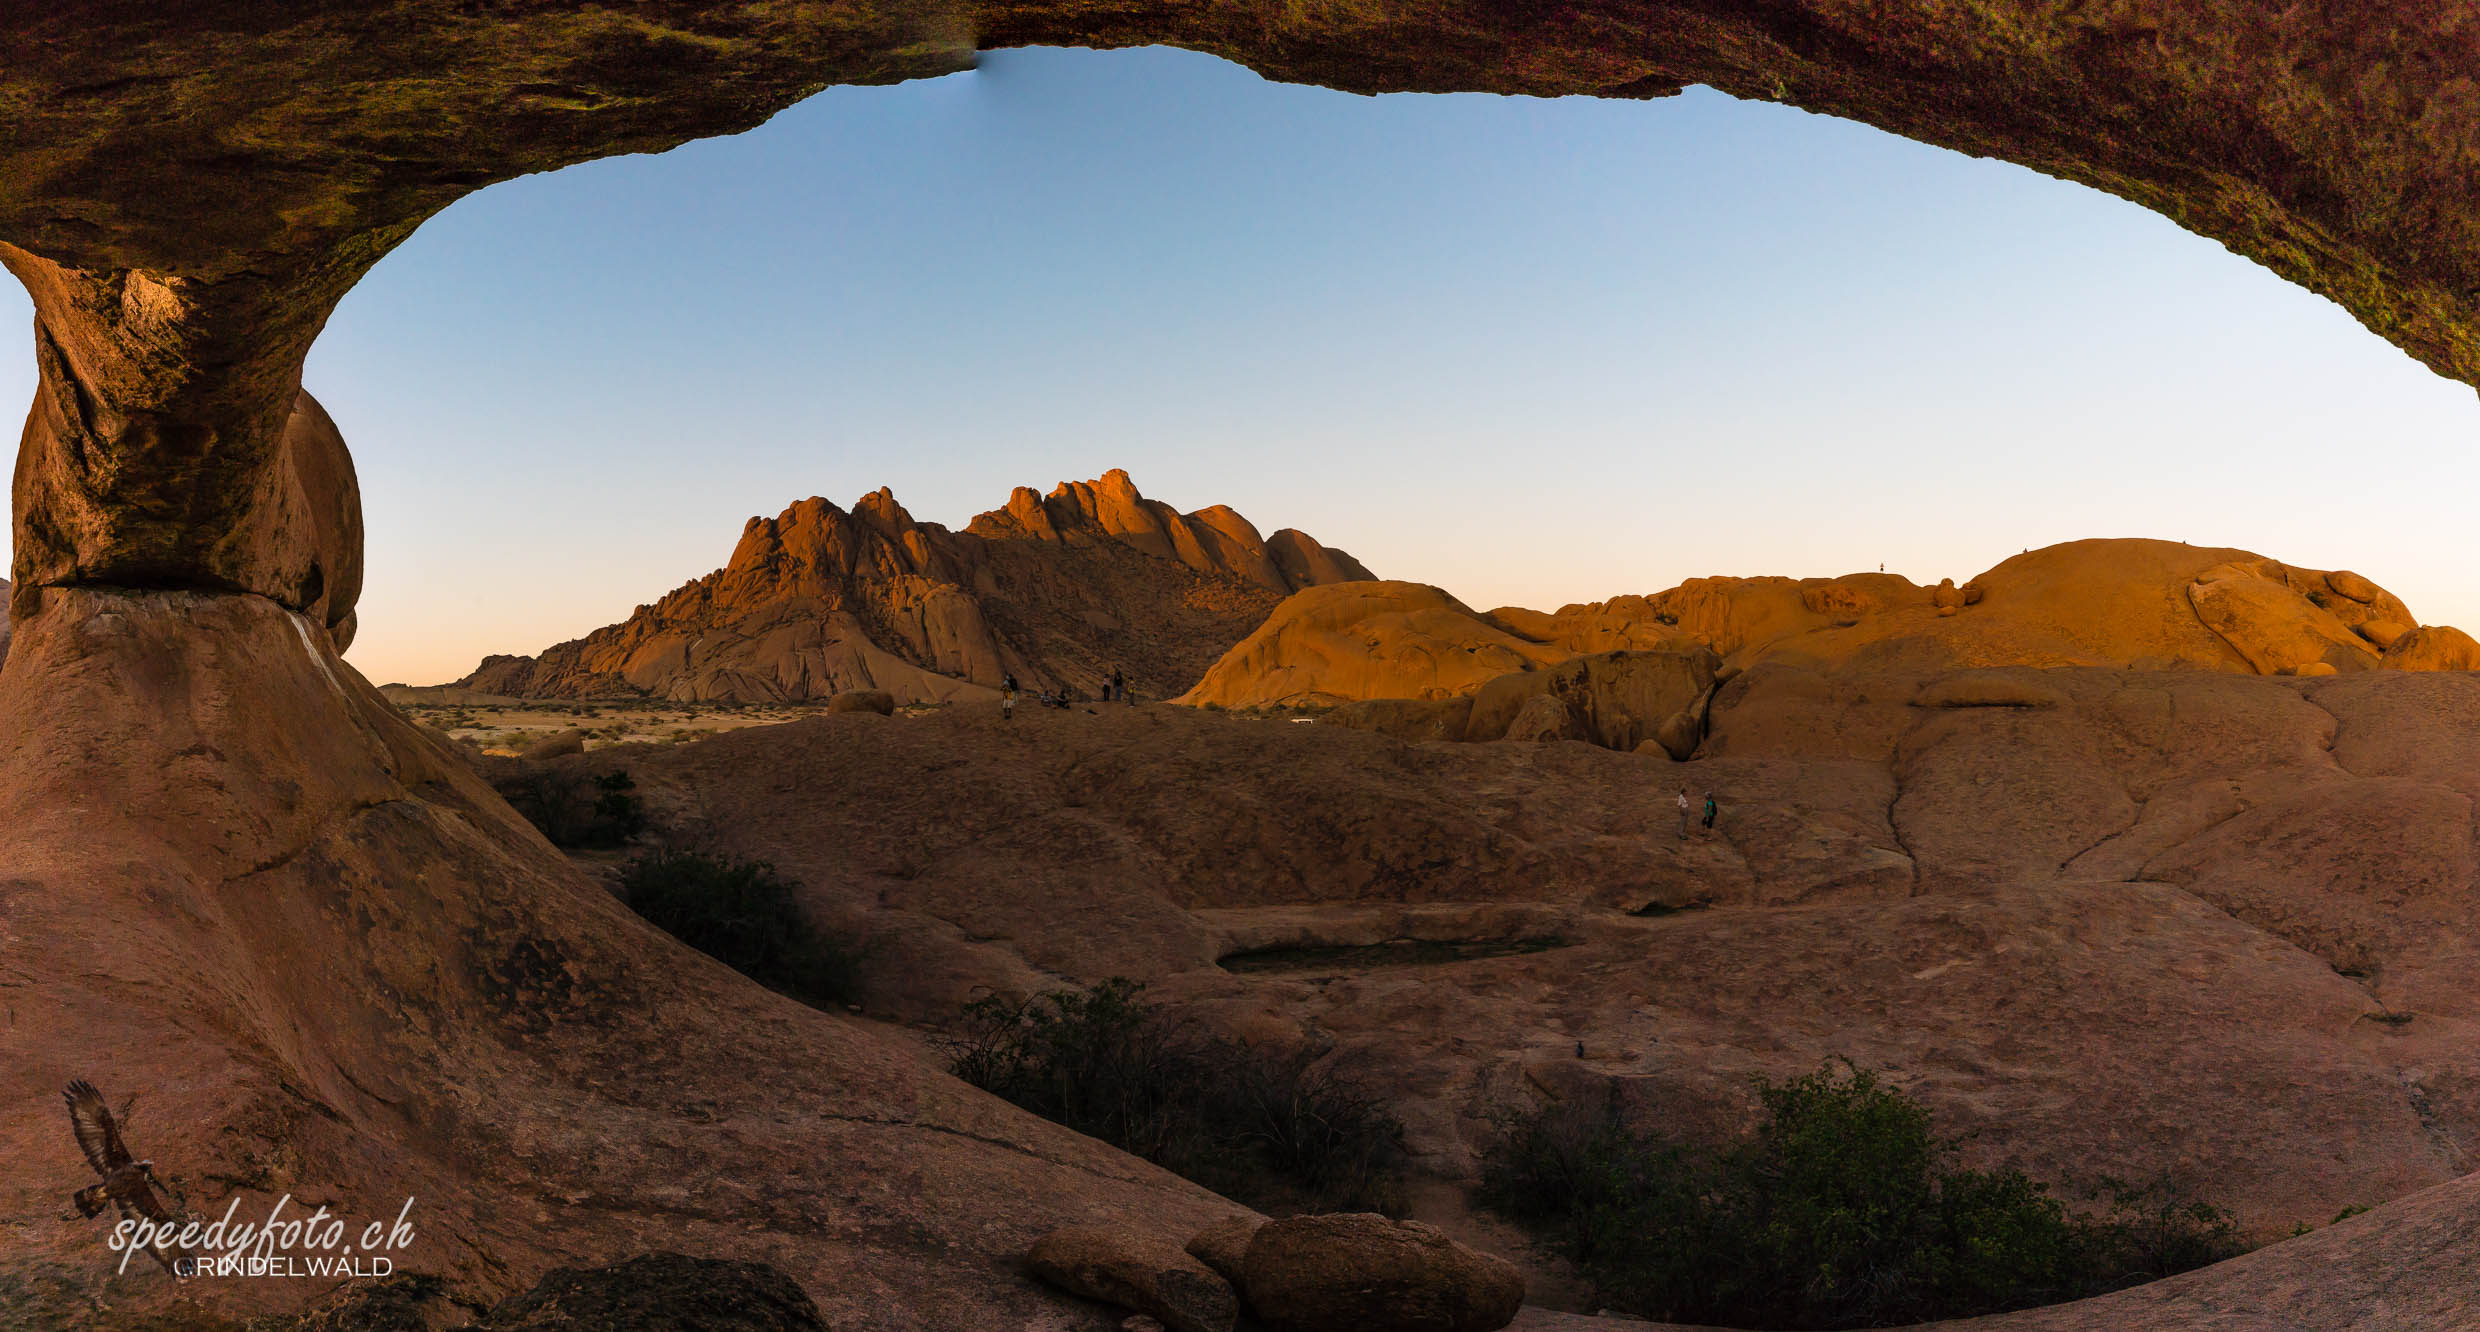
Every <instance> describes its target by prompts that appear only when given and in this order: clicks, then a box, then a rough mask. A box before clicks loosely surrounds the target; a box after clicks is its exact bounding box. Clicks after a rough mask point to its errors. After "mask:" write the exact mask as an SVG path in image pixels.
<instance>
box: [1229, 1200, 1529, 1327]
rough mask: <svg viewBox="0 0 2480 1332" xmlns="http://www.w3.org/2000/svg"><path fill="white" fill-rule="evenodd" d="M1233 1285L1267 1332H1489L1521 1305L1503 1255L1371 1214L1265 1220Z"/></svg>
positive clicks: (1520, 1286) (1515, 1277) (1520, 1283)
mask: <svg viewBox="0 0 2480 1332" xmlns="http://www.w3.org/2000/svg"><path fill="white" fill-rule="evenodd" d="M1241 1289H1243V1290H1245V1291H1246V1292H1247V1293H1248V1298H1249V1307H1250V1308H1251V1309H1252V1310H1253V1311H1254V1312H1255V1313H1256V1315H1257V1317H1258V1318H1259V1319H1260V1320H1262V1321H1263V1322H1264V1323H1265V1324H1266V1326H1267V1327H1269V1328H1271V1329H1273V1332H1496V1329H1498V1328H1502V1327H1505V1326H1506V1325H1507V1324H1508V1323H1510V1322H1512V1321H1514V1319H1515V1316H1516V1310H1517V1309H1519V1308H1521V1307H1522V1306H1523V1304H1524V1276H1523V1274H1522V1273H1520V1272H1518V1271H1516V1269H1515V1266H1514V1265H1513V1264H1511V1263H1509V1262H1507V1261H1506V1260H1505V1259H1503V1258H1498V1257H1494V1256H1492V1255H1490V1254H1486V1253H1483V1252H1481V1251H1480V1250H1478V1249H1473V1248H1469V1247H1467V1246H1465V1245H1462V1244H1458V1243H1456V1242H1455V1241H1454V1240H1451V1239H1449V1238H1447V1236H1446V1234H1445V1232H1443V1231H1440V1230H1439V1229H1438V1228H1437V1227H1435V1226H1426V1225H1423V1224H1421V1223H1420V1222H1418V1221H1390V1220H1388V1219H1387V1218H1385V1217H1383V1216H1379V1215H1377V1214H1376V1213H1374V1212H1351V1213H1339V1214H1335V1215H1329V1216H1295V1217H1289V1218H1286V1219H1284V1220H1281V1221H1269V1222H1267V1223H1266V1224H1265V1225H1264V1226H1263V1227H1261V1228H1260V1229H1259V1230H1258V1232H1257V1237H1256V1238H1255V1239H1252V1240H1250V1241H1249V1251H1248V1256H1247V1257H1246V1258H1245V1259H1244V1260H1243V1261H1242V1265H1241Z"/></svg>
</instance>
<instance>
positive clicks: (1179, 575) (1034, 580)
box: [458, 470, 1370, 703]
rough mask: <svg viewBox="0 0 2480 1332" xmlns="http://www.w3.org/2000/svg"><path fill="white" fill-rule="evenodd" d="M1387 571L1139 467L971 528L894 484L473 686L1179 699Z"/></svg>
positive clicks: (815, 695)
mask: <svg viewBox="0 0 2480 1332" xmlns="http://www.w3.org/2000/svg"><path fill="white" fill-rule="evenodd" d="M1369 577H1370V573H1369V571H1368V570H1367V569H1364V568H1362V567H1361V565H1360V562H1359V561H1357V560H1355V559H1353V558H1352V557H1351V556H1350V555H1347V554H1345V553H1343V552H1342V551H1339V550H1332V549H1329V548H1328V547H1325V546H1322V545H1320V544H1318V542H1317V541H1316V540H1315V539H1314V538H1312V537H1310V536H1308V535H1306V534H1304V533H1301V532H1297V531H1293V530H1291V529H1289V528H1286V529H1284V530H1282V531H1278V532H1276V533H1275V534H1274V535H1273V536H1271V537H1265V536H1260V535H1259V534H1258V531H1257V528H1256V527H1255V526H1254V525H1252V524H1251V523H1250V522H1249V520H1248V519H1246V518H1243V517H1241V516H1240V515H1239V514H1237V513H1235V512H1233V511H1232V510H1230V509H1228V508H1225V507H1223V506H1220V505H1217V506H1215V507H1212V508H1208V509H1201V510H1199V511H1197V512H1196V513H1189V514H1183V513H1181V512H1179V511H1178V510H1175V509H1173V508H1172V507H1171V506H1170V505H1168V504H1164V503H1161V502H1160V501H1157V500H1149V499H1147V498H1145V497H1144V496H1143V495H1141V494H1139V493H1138V492H1137V488H1136V485H1135V483H1134V482H1132V481H1130V480H1129V478H1128V474H1127V473H1126V472H1124V471H1116V470H1115V471H1112V472H1110V473H1107V474H1105V475H1104V476H1103V477H1102V478H1101V479H1100V480H1096V481H1081V482H1072V483H1068V484H1063V485H1061V486H1060V487H1059V488H1057V489H1056V490H1053V491H1052V492H1051V493H1050V495H1049V496H1047V497H1044V496H1041V495H1037V494H1035V493H1034V492H1033V491H1032V490H1031V489H1028V488H1025V487H1018V488H1017V490H1016V492H1015V493H1014V494H1013V495H1011V496H1010V497H1009V498H1008V502H1007V506H1006V507H1005V508H1001V509H997V510H994V511H992V512H989V513H985V514H982V515H981V516H979V517H977V518H975V519H974V520H973V521H972V523H971V524H969V525H968V526H967V527H966V528H965V530H964V531H962V532H953V531H950V530H948V529H947V528H945V527H942V526H940V525H939V524H937V523H923V522H916V521H915V520H914V518H913V516H912V515H911V514H909V513H907V512H905V510H904V506H903V505H901V504H898V503H897V502H896V498H895V496H894V495H893V494H892V493H890V492H889V491H886V490H880V491H877V492H875V493H873V494H871V495H868V496H865V497H863V499H862V500H861V502H860V503H858V504H855V505H854V506H853V508H852V511H851V512H849V513H847V512H846V511H844V510H842V509H839V508H837V507H836V506H835V505H833V504H830V503H828V502H827V501H825V500H823V499H816V498H812V499H807V500H803V501H801V502H800V503H798V504H795V505H793V506H792V507H791V508H789V509H786V510H784V511H783V512H782V513H781V514H779V515H777V516H776V517H774V518H752V519H750V520H749V525H748V526H747V527H746V528H745V529H744V530H743V531H742V533H741V540H740V544H739V546H738V547H737V548H735V549H734V550H733V552H732V558H731V561H730V562H729V563H728V564H726V565H725V566H724V567H723V568H721V569H718V570H716V571H715V572H714V573H711V574H708V575H707V576H706V577H704V578H701V579H698V580H697V581H696V582H693V583H690V584H688V585H686V586H684V587H682V588H680V589H678V590H677V591H674V592H672V593H671V594H670V595H668V596H666V597H664V598H663V599H662V600H661V601H658V602H656V603H654V604H653V605H651V606H640V607H638V609H637V613H636V614H635V615H632V616H631V617H629V619H628V620H626V621H624V622H623V623H620V624H615V625H611V626H609V627H606V628H603V629H598V630H596V631H595V632H593V633H591V634H588V635H587V636H586V637H584V638H582V639H576V640H572V641H570V642H566V643H561V644H558V645H557V646H554V647H552V648H549V649H546V650H545V651H544V652H543V653H542V655H541V656H539V657H491V658H488V659H486V660H485V661H484V662H483V663H482V665H481V666H480V667H479V668H478V669H476V670H475V671H474V673H473V674H471V675H469V676H467V677H466V678H465V679H463V680H462V681H459V682H458V683H459V684H460V685H462V686H463V687H465V688H469V689H479V690H484V691H487V692H490V693H497V694H512V695H519V696H533V697H558V698H592V697H603V696H627V695H651V696H653V697H656V698H663V699H670V700H674V701H683V702H692V701H693V702H742V703H755V702H774V701H779V700H792V699H824V698H830V697H832V696H834V695H836V694H840V693H844V692H847V691H852V690H870V691H878V692H884V693H886V694H888V695H891V696H892V697H893V699H894V700H895V701H896V702H915V701H929V702H944V701H948V700H953V699H958V698H973V697H987V696H988V695H989V693H990V692H991V691H992V690H993V689H995V688H996V687H997V686H998V685H999V683H1000V681H1001V680H1002V679H1003V678H1004V677H1006V676H1008V675H1011V674H1013V675H1014V676H1016V678H1017V680H1018V682H1019V683H1020V684H1022V685H1024V686H1025V687H1026V688H1028V689H1043V688H1053V687H1064V688H1071V689H1076V690H1078V691H1080V692H1084V693H1087V694H1089V695H1090V694H1092V693H1095V692H1098V691H1099V689H1100V687H1101V684H1102V682H1103V681H1104V680H1105V679H1107V678H1108V677H1109V676H1110V674H1111V672H1112V671H1113V670H1114V669H1117V670H1119V671H1121V672H1122V673H1123V674H1124V675H1125V676H1126V677H1127V678H1128V679H1129V681H1130V682H1131V683H1132V685H1133V687H1135V688H1136V689H1138V690H1139V691H1141V692H1154V693H1157V694H1161V693H1170V692H1176V691H1177V690H1179V689H1181V688H1185V687H1186V686H1187V685H1188V684H1189V683H1190V682H1192V681H1194V680H1195V679H1196V678H1197V676H1198V675H1199V674H1201V673H1202V672H1203V671H1204V670H1205V668H1206V667H1207V666H1208V665H1209V664H1211V663H1212V662H1213V661H1214V659H1215V658H1216V657H1217V656H1219V655H1220V654H1221V653H1222V652H1223V651H1224V650H1225V649H1227V648H1229V647H1230V646H1231V645H1232V644H1233V643H1234V642H1236V641H1237V640H1238V639H1239V638H1240V637H1241V635H1243V634H1245V633H1247V632H1248V631H1249V629H1250V627H1251V626H1253V625H1255V624H1256V623H1258V622H1259V621H1260V620H1262V619H1263V618H1264V617H1265V615H1266V613H1267V612H1268V611H1269V610H1270V609H1272V608H1273V607H1274V606H1275V605H1276V604H1277V603H1278V602H1279V601H1280V600H1281V599H1282V598H1283V597H1284V596H1286V595H1288V594H1291V593H1294V592H1297V591H1299V590H1301V589H1303V588H1308V587H1314V586H1317V585H1319V584H1323V583H1331V582H1338V581H1345V580H1354V579H1367V578H1369Z"/></svg>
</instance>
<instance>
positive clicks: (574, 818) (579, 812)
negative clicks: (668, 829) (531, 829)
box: [497, 768, 646, 851]
mask: <svg viewBox="0 0 2480 1332" xmlns="http://www.w3.org/2000/svg"><path fill="white" fill-rule="evenodd" d="M497 786H498V790H499V794H500V798H501V799H503V800H506V801H507V802H508V804H509V807H510V808H512V809H514V810H516V811H517V812H518V813H519V814H522V815H524V816H525V818H526V821H527V822H529V823H531V824H533V825H534V826H535V827H536V828H539V829H541V830H542V835H543V836H544V837H546V838H548V839H550V842H551V844H552V845H553V846H556V847H559V848H560V849H561V850H564V851H583V850H598V849H609V848H612V847H617V846H623V845H626V844H627V842H628V840H629V839H630V838H632V837H635V836H636V835H638V834H639V833H641V832H644V831H645V830H646V806H645V802H644V801H641V800H639V799H638V797H637V783H636V782H635V781H634V780H633V779H632V778H630V776H629V775H628V773H626V772H625V771H621V770H618V769H614V770H613V771H610V772H606V773H601V774H589V773H585V772H581V771H578V770H576V769H573V768H532V769H528V770H527V771H525V772H522V773H519V774H517V775H515V776H513V777H507V778H503V779H501V780H500V781H499V782H498V783H497Z"/></svg>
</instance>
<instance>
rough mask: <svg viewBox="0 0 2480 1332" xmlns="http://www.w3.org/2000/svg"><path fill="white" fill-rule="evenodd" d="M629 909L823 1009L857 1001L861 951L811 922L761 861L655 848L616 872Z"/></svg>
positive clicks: (745, 972) (766, 983)
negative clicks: (618, 872) (618, 873)
mask: <svg viewBox="0 0 2480 1332" xmlns="http://www.w3.org/2000/svg"><path fill="white" fill-rule="evenodd" d="M620 894H621V898H622V900H623V901H625V902H627V903H628V905H629V909H630V910H632V911H635V912H636V913H637V914H638V915H640V916H643V917H645V918H646V919H647V920H648V921H649V922H651V923H653V924H654V925H655V926H657V927H658V928H660V929H662V930H663V931H664V932H665V933H667V934H670V935H671V936H672V937H673V938H676V939H678V940H680V941H681V942H682V943H685V944H687V945H689V946H690V947H692V948H695V949H697V950H698V951H699V952H701V953H705V954H706V955H708V956H709V957H712V958H714V959H715V960H716V961H718V962H721V963H723V964H724V965H725V966H728V967H731V968H732V969H733V970H735V971H738V972H740V973H741V974H742V975H745V976H747V977H749V978H750V979H751V980H754V981H756V982H758V983H759V984H761V985H764V986H766V987H767V988H768V989H771V990H775V991H777V992H779V993H782V994H787V995H790V996H792V997H793V998H795V999H798V1000H801V1001H802V1002H804V1003H808V1004H814V1005H817V1006H820V1007H824V1006H827V1005H829V1004H849V1003H854V1002H857V1001H858V1000H859V998H860V971H861V959H862V950H861V949H859V948H857V947H855V946H853V945H852V944H850V943H848V942H846V941H844V940H842V939H838V938H836V937H834V936H832V935H829V934H827V933H825V932H823V931H821V930H819V929H818V927H817V926H815V925H813V924H811V923H810V919H809V917H808V915H806V914H805V913H804V912H803V911H802V910H801V905H800V902H799V900H798V897H797V895H796V892H795V890H794V887H793V885H792V883H791V881H789V880H787V879H785V878H784V877H782V876H781V875H779V874H777V873H776V872H775V867H774V866H772V865H770V864H767V863H766V862H765V861H762V860H737V859H734V858H731V857H728V856H716V855H709V854H707V853H705V852H702V851H675V850H671V849H668V848H659V849H656V850H653V851H649V852H647V853H646V854H644V855H642V856H639V857H638V858H637V859H635V860H633V861H631V862H629V864H628V865H627V866H626V867H625V868H624V869H622V870H621V872H620Z"/></svg>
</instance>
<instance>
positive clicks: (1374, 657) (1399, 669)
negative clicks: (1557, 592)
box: [1176, 582, 1573, 708]
mask: <svg viewBox="0 0 2480 1332" xmlns="http://www.w3.org/2000/svg"><path fill="white" fill-rule="evenodd" d="M1572 655H1573V654H1572V653H1570V652H1568V651H1566V650H1564V649H1561V648H1558V647H1554V646H1550V645H1548V644H1544V643H1540V642H1535V641H1533V640H1531V639H1527V638H1524V637H1521V636H1519V635H1517V634H1516V633H1515V632H1513V631H1512V630H1511V629H1510V628H1509V627H1507V626H1505V625H1502V624H1499V623H1497V622H1496V621H1495V620H1493V619H1492V618H1491V617H1488V616H1484V615H1479V614H1476V613H1474V612H1473V611H1472V610H1471V609H1470V608H1469V607H1467V606H1465V605H1464V603H1462V602H1460V601H1457V600H1456V599H1455V598H1454V597H1451V596H1449V595H1447V594H1446V593H1445V592H1443V591H1440V590H1439V589H1437V588H1435V587H1431V586H1429V585H1427V584H1424V583H1397V582H1353V583H1337V584H1333V585H1331V586H1326V587H1317V588H1311V589H1309V590H1307V591H1305V592H1300V593H1296V594H1294V595H1293V596H1291V597H1289V598H1287V599H1285V600H1284V601H1283V603H1282V604H1281V605H1279V606H1276V607H1274V608H1273V610H1272V613H1271V614H1269V615H1268V616H1267V617H1266V619H1265V622H1264V623H1262V624H1260V625H1258V626H1257V628H1256V629H1255V631H1253V632H1251V633H1250V634H1249V636H1248V637H1246V638H1244V639H1242V640H1240V642H1239V644H1238V645H1237V646H1235V647H1233V648H1232V649H1231V651H1229V652H1228V653H1225V654H1224V655H1223V658H1222V660H1220V661H1217V662H1215V663H1214V664H1213V667H1212V669H1210V670H1208V671H1207V672H1206V673H1205V677H1204V678H1203V679H1201V680H1199V681H1198V682H1197V684H1196V687H1195V688H1193V689H1190V690H1189V691H1188V692H1187V693H1185V694H1183V695H1181V696H1180V697H1179V699H1178V700H1176V701H1178V702H1181V703H1186V704H1190V705H1193V706H1205V705H1209V704H1211V705H1213V706H1216V707H1223V708H1253V707H1295V706H1301V705H1304V704H1310V705H1314V704H1321V703H1337V702H1342V701H1346V700H1350V699H1362V698H1411V699H1441V698H1453V697H1455V696H1457V695H1460V694H1469V693H1471V692H1473V691H1474V690H1476V689H1479V688H1480V687H1481V686H1482V685H1483V684H1485V683H1487V682H1488V681H1490V680H1494V679H1496V678H1498V677H1499V676H1501V675H1504V674H1506V673H1508V672H1510V671H1520V670H1527V669H1531V668H1533V667H1537V666H1547V665H1551V664H1554V663H1556V662H1559V661H1562V660H1565V659H1566V658H1567V657H1569V656H1572Z"/></svg>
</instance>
